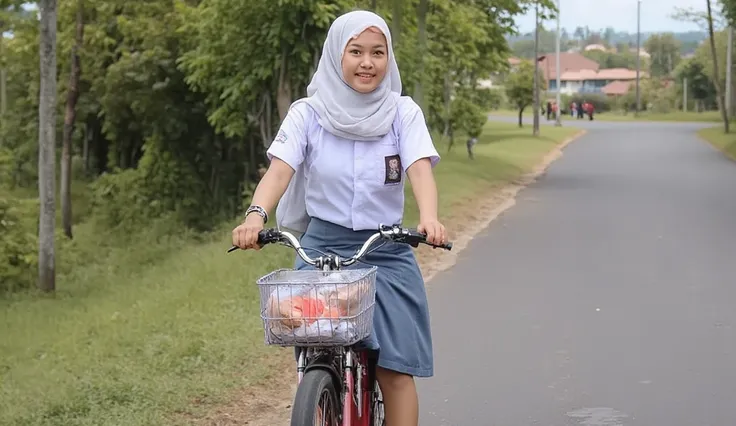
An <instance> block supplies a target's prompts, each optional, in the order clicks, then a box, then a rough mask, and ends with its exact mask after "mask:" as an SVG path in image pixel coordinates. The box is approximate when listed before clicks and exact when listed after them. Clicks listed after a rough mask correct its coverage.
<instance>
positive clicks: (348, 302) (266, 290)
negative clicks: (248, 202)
mask: <svg viewBox="0 0 736 426" xmlns="http://www.w3.org/2000/svg"><path fill="white" fill-rule="evenodd" d="M378 240H389V241H394V242H398V243H405V244H409V245H410V246H412V247H415V248H416V247H418V246H419V244H427V245H430V246H432V247H434V248H443V249H445V250H452V243H447V244H443V245H434V244H431V243H429V242H427V240H426V236H425V235H424V234H422V233H420V232H418V231H417V230H415V229H410V228H402V227H401V226H400V225H392V226H387V225H380V226H379V227H378V231H377V232H376V233H375V234H373V235H372V236H370V237H369V238H368V239H367V240H366V242H365V243H363V246H362V247H361V248H360V249H359V250H358V251H357V252H356V253H355V255H353V256H351V257H349V258H347V259H343V258H340V257H339V256H337V255H335V254H326V253H322V252H320V251H319V250H315V251H317V252H319V253H320V254H321V256H319V257H317V258H316V259H313V258H311V257H309V256H308V255H307V254H306V252H305V248H304V247H302V246H301V244H300V242H299V240H298V239H297V238H296V237H295V236H294V235H293V234H291V233H289V232H287V231H279V230H278V229H273V228H272V229H266V230H262V231H261V232H259V234H258V244H259V245H260V246H264V245H267V244H272V243H282V244H283V245H286V246H290V247H291V248H293V249H294V250H295V251H296V252H297V253H298V254H299V256H300V257H301V258H302V259H304V261H305V262H306V263H308V264H310V265H312V266H314V267H315V269H306V270H290V269H278V270H276V271H273V272H271V273H269V274H267V275H265V276H263V277H261V278H260V279H259V280H258V281H257V284H258V286H259V290H260V303H261V306H260V312H261V319H262V320H263V325H264V332H265V342H266V344H267V345H279V346H294V347H296V351H295V354H296V358H297V391H296V395H295V397H294V403H293V405H292V412H291V426H306V425H315V424H319V425H322V426H383V425H384V424H385V423H384V415H383V399H382V396H381V390H380V387H379V386H378V381H377V379H376V375H375V372H376V361H377V359H376V357H375V356H374V354H373V353H372V352H371V351H368V350H363V349H361V348H359V347H358V345H356V344H357V343H358V342H360V341H362V340H364V339H365V338H367V337H369V336H370V334H371V333H372V328H373V327H372V325H373V309H374V306H375V297H376V287H375V286H376V271H377V269H378V268H377V267H375V266H372V267H369V268H355V269H342V268H343V267H348V266H351V265H353V264H354V263H356V262H358V261H360V259H361V258H363V257H364V256H365V255H367V254H369V253H370V251H369V249H370V248H371V246H372V245H373V244H374V243H375V242H376V241H378ZM237 249H238V247H236V246H233V247H231V248H230V249H229V250H228V253H230V252H232V251H234V250H237ZM307 249H309V248H307ZM376 249H377V248H376ZM376 249H374V250H376ZM312 250H314V249H312ZM280 290H283V291H287V292H288V294H289V297H287V298H286V299H280V297H279V295H280V293H279V291H280ZM295 291H296V292H297V293H296V294H297V295H296V296H295ZM305 294H309V295H310V296H312V297H311V298H305V297H304V296H303V295H305ZM320 295H321V297H322V299H321V301H320V298H319V297H320ZM274 296H275V297H274ZM307 300H309V302H307V303H305V302H306V301H307ZM320 304H321V306H320ZM296 305H299V309H297V306H296ZM326 307H327V309H325V308H326ZM351 308H352V309H351ZM284 310H286V312H284ZM325 312H326V315H325ZM305 313H306V315H305ZM315 325H316V327H315ZM366 402H368V403H366Z"/></svg>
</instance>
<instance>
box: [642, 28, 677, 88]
mask: <svg viewBox="0 0 736 426" xmlns="http://www.w3.org/2000/svg"><path fill="white" fill-rule="evenodd" d="M644 50H646V51H647V52H648V53H649V55H650V62H649V72H650V74H651V76H652V77H665V76H669V75H670V74H671V73H672V71H673V70H674V69H675V68H676V67H677V65H678V64H679V63H680V42H679V41H678V40H677V39H676V38H675V36H674V35H673V34H672V33H664V34H653V35H652V36H650V37H649V38H648V39H647V40H646V41H645V42H644Z"/></svg>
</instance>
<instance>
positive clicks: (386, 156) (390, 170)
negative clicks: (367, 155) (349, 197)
mask: <svg viewBox="0 0 736 426" xmlns="http://www.w3.org/2000/svg"><path fill="white" fill-rule="evenodd" d="M373 158H374V161H373V172H372V175H373V182H372V183H373V185H375V186H376V187H377V188H395V187H401V186H402V185H401V184H402V183H403V181H404V169H403V167H402V164H401V155H399V147H397V146H396V144H395V143H393V142H388V141H381V142H379V143H378V144H377V146H376V149H375V152H374V153H373Z"/></svg>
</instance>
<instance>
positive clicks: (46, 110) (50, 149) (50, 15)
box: [38, 0, 56, 292]
mask: <svg viewBox="0 0 736 426" xmlns="http://www.w3.org/2000/svg"><path fill="white" fill-rule="evenodd" d="M38 8H39V11H40V14H41V34H40V46H39V47H40V52H39V56H40V60H39V66H40V70H39V71H40V75H41V78H40V80H41V81H40V90H39V104H38V126H39V129H38V195H39V200H40V215H39V226H38V278H39V280H38V287H39V289H41V290H43V291H47V292H52V291H54V290H55V288H56V265H55V256H54V229H55V228H56V211H55V210H56V206H55V200H54V192H55V190H56V188H55V187H56V176H55V173H54V172H55V161H56V158H55V154H54V148H55V145H56V129H55V128H56V110H55V108H54V106H55V105H56V0H41V1H39V2H38Z"/></svg>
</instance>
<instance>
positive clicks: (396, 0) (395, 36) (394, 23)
mask: <svg viewBox="0 0 736 426" xmlns="http://www.w3.org/2000/svg"><path fill="white" fill-rule="evenodd" d="M403 9H404V0H393V10H392V14H391V15H392V16H391V40H392V44H393V46H394V49H396V46H398V45H399V39H400V38H401V19H402V12H403Z"/></svg>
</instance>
